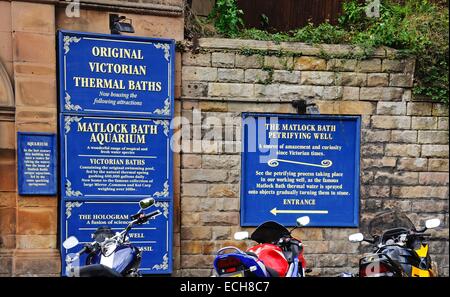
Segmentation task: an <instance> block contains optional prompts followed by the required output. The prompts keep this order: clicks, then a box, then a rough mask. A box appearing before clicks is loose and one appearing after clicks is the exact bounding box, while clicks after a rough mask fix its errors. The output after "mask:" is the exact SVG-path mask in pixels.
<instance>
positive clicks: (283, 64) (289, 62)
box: [264, 56, 294, 70]
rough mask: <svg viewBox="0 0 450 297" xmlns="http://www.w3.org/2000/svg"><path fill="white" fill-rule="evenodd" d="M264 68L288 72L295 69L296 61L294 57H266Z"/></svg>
mask: <svg viewBox="0 0 450 297" xmlns="http://www.w3.org/2000/svg"><path fill="white" fill-rule="evenodd" d="M264 66H265V67H271V68H274V69H284V70H288V69H292V68H293V67H294V59H293V58H292V57H277V56H265V57H264Z"/></svg>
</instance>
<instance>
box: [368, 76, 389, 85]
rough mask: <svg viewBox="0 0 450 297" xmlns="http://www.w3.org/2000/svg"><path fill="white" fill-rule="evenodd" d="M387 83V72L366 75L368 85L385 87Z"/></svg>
mask: <svg viewBox="0 0 450 297" xmlns="http://www.w3.org/2000/svg"><path fill="white" fill-rule="evenodd" d="M388 85H389V74H387V73H369V74H368V75H367V86H369V87H387V86H388Z"/></svg>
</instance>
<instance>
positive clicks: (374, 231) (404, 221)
mask: <svg viewBox="0 0 450 297" xmlns="http://www.w3.org/2000/svg"><path fill="white" fill-rule="evenodd" d="M395 228H405V229H407V230H415V227H414V224H413V223H412V222H411V220H410V219H409V218H408V217H407V216H406V215H405V214H404V213H399V212H394V211H387V212H383V213H380V214H378V215H376V216H375V217H374V218H373V219H372V220H371V221H370V223H369V228H368V232H369V234H370V235H371V236H374V235H381V234H383V233H384V231H386V230H390V229H395Z"/></svg>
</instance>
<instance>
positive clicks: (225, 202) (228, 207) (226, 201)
mask: <svg viewBox="0 0 450 297" xmlns="http://www.w3.org/2000/svg"><path fill="white" fill-rule="evenodd" d="M215 200H216V206H215V209H220V210H222V211H239V210H240V208H239V199H238V198H232V199H230V198H217V199H215Z"/></svg>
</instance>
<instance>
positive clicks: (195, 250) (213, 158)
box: [181, 39, 449, 276]
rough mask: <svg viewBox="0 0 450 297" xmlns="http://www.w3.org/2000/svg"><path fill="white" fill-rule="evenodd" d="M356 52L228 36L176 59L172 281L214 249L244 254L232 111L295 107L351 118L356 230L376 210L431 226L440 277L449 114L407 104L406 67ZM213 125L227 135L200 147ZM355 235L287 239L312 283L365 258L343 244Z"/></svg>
mask: <svg viewBox="0 0 450 297" xmlns="http://www.w3.org/2000/svg"><path fill="white" fill-rule="evenodd" d="M360 53H361V50H360V49H358V48H353V47H350V46H337V45H335V46H332V45H322V46H310V45H306V44H300V43H281V44H276V43H271V42H262V41H261V42H260V41H243V40H230V39H200V40H199V48H197V49H195V53H193V52H192V51H186V52H184V53H183V56H182V63H183V65H182V96H181V103H182V105H181V106H182V115H183V116H184V117H185V118H186V120H188V121H189V122H190V123H191V124H190V125H188V124H187V122H186V124H185V125H184V126H183V129H182V130H183V140H182V153H181V268H182V270H181V275H183V276H208V275H210V274H211V267H212V260H213V258H214V256H213V254H214V253H215V251H217V250H218V249H219V248H220V247H224V246H226V245H237V246H240V247H245V243H243V242H234V241H233V240H232V234H233V233H234V232H235V231H236V230H240V229H241V228H240V227H239V187H240V185H239V183H240V152H239V148H240V141H241V138H240V137H241V136H240V114H241V112H272V113H295V109H294V108H293V107H292V105H291V102H292V100H294V99H307V100H308V101H309V102H314V103H316V104H317V106H318V107H319V110H320V113H321V114H338V115H361V117H362V129H361V192H360V205H361V219H360V221H361V229H362V230H363V229H364V227H365V226H366V223H367V220H368V219H369V218H371V217H372V216H373V215H375V214H376V213H377V212H379V211H381V210H384V209H395V210H401V211H405V212H406V213H408V215H409V216H410V218H411V219H412V220H413V222H414V223H416V224H421V223H423V220H424V219H428V218H433V217H438V218H440V219H441V220H442V222H443V226H444V227H443V228H440V229H438V230H435V231H433V232H432V234H433V237H432V239H431V241H432V242H431V250H432V256H433V257H434V259H435V261H436V262H437V263H438V266H439V270H440V273H441V274H445V275H448V261H449V260H448V248H449V246H448V223H449V222H448V181H449V174H448V169H449V159H448V157H449V148H448V107H447V106H444V105H442V104H439V103H432V102H417V101H414V99H413V98H412V84H413V79H414V77H413V73H414V60H413V59H406V60H403V59H396V58H395V51H394V50H392V49H388V48H382V49H379V50H377V51H376V52H375V53H373V55H372V56H371V57H367V58H366V59H355V58H351V57H354V56H358V54H360ZM200 111H201V113H200ZM226 119H228V122H225V121H226ZM212 123H214V124H215V125H216V124H217V125H219V126H217V125H216V126H214V129H217V127H219V128H218V129H221V131H222V133H223V134H224V135H231V137H228V138H224V140H222V141H202V140H201V136H205V135H207V134H208V133H210V132H211V130H212V128H211V124H212ZM220 125H221V126H220ZM199 127H201V133H197V134H196V132H195V128H199ZM227 133H228V134H227ZM248 230H252V229H251V228H250V229H248ZM357 231H358V230H356V229H354V228H305V229H302V230H298V231H297V233H296V235H297V236H299V237H300V238H301V239H302V240H303V241H304V245H305V254H306V258H307V261H308V262H309V266H310V267H312V268H313V269H314V271H315V274H320V275H334V274H336V273H339V272H341V271H355V268H356V267H357V263H358V260H359V256H360V254H361V253H363V252H364V251H365V250H367V248H366V245H358V244H353V243H350V242H348V240H347V238H348V235H349V234H351V233H354V232H357Z"/></svg>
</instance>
